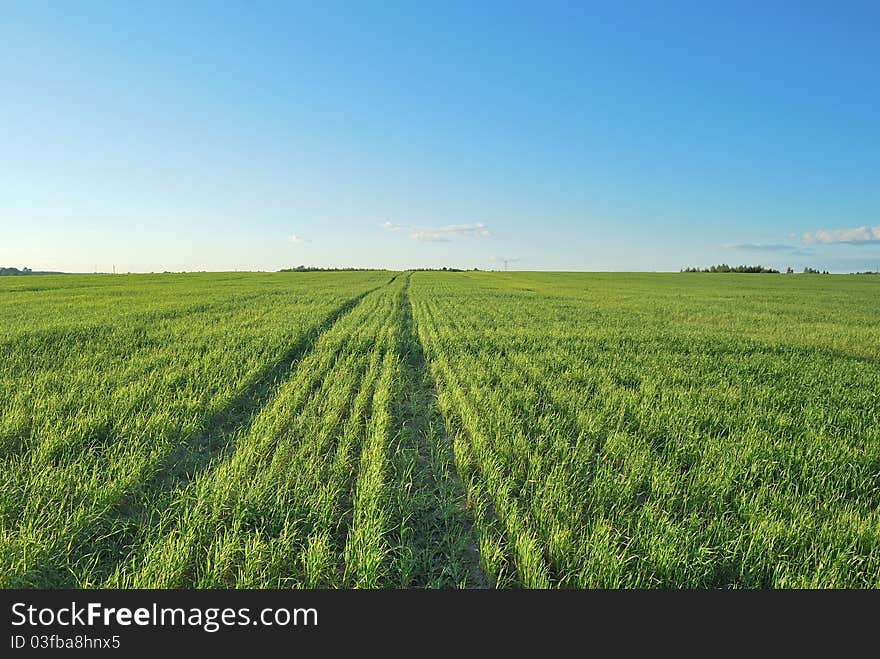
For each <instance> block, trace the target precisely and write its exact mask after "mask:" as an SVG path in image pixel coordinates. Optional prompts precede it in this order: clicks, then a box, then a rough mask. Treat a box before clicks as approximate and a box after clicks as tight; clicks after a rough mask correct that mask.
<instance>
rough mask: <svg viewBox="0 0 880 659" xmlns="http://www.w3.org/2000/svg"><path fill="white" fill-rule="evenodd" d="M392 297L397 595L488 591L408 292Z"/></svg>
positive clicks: (470, 520) (477, 535) (407, 290)
mask: <svg viewBox="0 0 880 659" xmlns="http://www.w3.org/2000/svg"><path fill="white" fill-rule="evenodd" d="M411 277H412V274H411V273H410V274H408V275H407V281H406V283H405V285H404V287H403V289H402V291H401V294H400V302H399V308H398V310H397V314H398V323H399V327H400V337H399V342H398V345H399V350H400V355H401V374H400V376H401V377H400V386H399V391H398V395H397V400H396V403H395V405H394V422H395V424H396V425H397V433H396V434H397V437H398V442H397V446H396V453H395V459H394V464H393V467H392V468H393V470H394V473H395V480H396V487H397V499H398V500H397V507H398V510H399V514H400V518H401V519H400V528H399V547H398V550H397V554H396V556H395V558H394V573H395V577H396V579H397V580H398V583H397V584H396V585H397V586H399V587H403V588H405V587H413V586H422V587H428V588H453V587H465V588H488V587H490V585H492V584H491V583H490V580H489V579H488V578H487V576H486V573H485V572H484V571H483V569H482V567H481V560H480V551H479V548H478V547H479V544H480V543H479V533H478V530H477V529H476V528H475V525H474V520H473V519H472V517H471V515H470V514H469V513H468V511H467V510H466V506H467V500H468V498H469V497H468V496H467V493H466V490H465V487H464V486H463V484H462V482H461V480H460V478H459V476H458V472H457V470H456V466H455V457H454V452H453V447H452V442H451V441H450V439H449V434H448V432H447V430H446V425H445V423H444V421H443V417H442V416H441V414H440V410H439V408H438V406H437V390H436V388H435V385H434V382H433V379H432V378H431V374H430V372H429V370H428V364H427V361H426V359H425V353H424V349H423V347H422V343H421V341H420V339H419V336H418V332H417V331H416V321H415V318H414V316H413V308H412V302H411V300H410V297H409V284H410V278H411Z"/></svg>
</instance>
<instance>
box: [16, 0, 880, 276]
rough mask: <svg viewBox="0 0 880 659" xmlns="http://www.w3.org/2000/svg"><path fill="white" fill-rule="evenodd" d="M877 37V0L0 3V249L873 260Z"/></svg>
mask: <svg viewBox="0 0 880 659" xmlns="http://www.w3.org/2000/svg"><path fill="white" fill-rule="evenodd" d="M141 5H143V6H141ZM416 5H417V6H416ZM878 29H880V4H878V3H876V2H870V3H846V2H826V3H808V2H791V3H772V2H771V3H764V2H762V3H746V2H725V3H720V2H719V3H706V2H692V3H683V2H663V3H659V2H652V3H636V2H630V3H596V4H591V3H586V2H582V3H581V2H578V3H544V2H542V3H513V2H503V3H491V2H486V3H453V2H443V3H435V4H434V5H433V6H428V5H427V4H426V3H400V4H394V3H387V2H383V3H372V4H366V3H364V4H360V3H358V4H354V3H345V4H339V5H335V6H334V5H332V4H330V3H324V2H322V3H316V4H314V5H313V6H311V7H306V6H305V5H300V3H296V5H294V4H293V3H289V4H287V3H285V4H282V3H225V2H224V3H205V4H201V5H200V4H189V3H187V4H186V6H185V7H181V6H180V3H160V2H151V3H140V4H138V5H136V4H134V3H95V4H90V3H61V2H54V3H42V2H26V3H6V2H0V61H2V62H3V65H2V66H0V89H2V94H0V265H12V266H18V267H21V266H29V267H31V268H41V269H60V270H68V271H92V270H93V269H94V268H97V269H99V270H105V271H109V270H110V269H111V268H112V267H113V265H115V266H116V267H117V269H118V270H119V271H121V272H122V271H162V270H233V269H252V270H276V269H279V268H282V267H288V266H295V265H299V264H305V265H322V266H359V267H364V266H378V267H388V268H408V267H423V266H425V267H431V266H442V265H448V266H454V267H465V268H471V267H478V268H497V267H502V266H501V261H500V259H501V258H509V259H514V261H513V262H512V263H511V264H510V267H511V269H513V268H514V267H516V268H519V269H529V270H678V269H680V268H681V267H684V266H689V265H701V266H704V265H710V264H712V263H718V262H722V261H724V262H727V263H731V264H739V263H750V264H751V263H762V264H765V265H773V266H777V267H781V268H784V267H785V266H787V265H791V266H793V267H795V268H797V269H801V268H803V267H804V266H805V265H810V266H814V267H820V268H823V269H826V268H827V269H830V270H833V271H841V272H849V271H853V270H862V269H866V268H870V269H875V268H877V267H878V265H880V121H878V116H880V115H878V111H880V84H878V70H880V39H878V38H877V31H878Z"/></svg>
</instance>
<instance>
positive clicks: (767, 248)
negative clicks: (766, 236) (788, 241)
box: [722, 243, 797, 252]
mask: <svg viewBox="0 0 880 659" xmlns="http://www.w3.org/2000/svg"><path fill="white" fill-rule="evenodd" d="M722 247H723V248H724V249H743V250H748V251H751V252H793V251H795V250H796V249H797V247H795V246H794V245H783V244H781V243H725V244H724V245H722Z"/></svg>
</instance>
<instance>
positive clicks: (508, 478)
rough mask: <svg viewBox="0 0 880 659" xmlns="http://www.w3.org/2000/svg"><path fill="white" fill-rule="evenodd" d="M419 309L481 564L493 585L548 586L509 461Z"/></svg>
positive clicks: (431, 316) (429, 313)
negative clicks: (470, 508)
mask: <svg viewBox="0 0 880 659" xmlns="http://www.w3.org/2000/svg"><path fill="white" fill-rule="evenodd" d="M421 312H422V313H421V316H422V318H423V319H424V325H423V326H422V325H420V329H421V330H422V331H423V332H424V336H425V337H426V338H427V341H428V343H429V344H430V345H431V346H432V348H433V354H432V356H431V366H432V371H434V372H435V375H436V376H437V377H438V379H439V381H440V383H441V385H442V388H443V391H445V395H446V396H447V397H448V400H449V403H448V404H447V405H444V406H443V407H444V412H445V413H446V414H447V415H448V416H447V417H446V420H447V424H448V425H449V427H451V428H454V430H455V433H454V436H455V438H456V440H455V443H454V449H455V459H456V465H457V466H458V469H459V473H462V474H465V478H464V480H465V482H466V483H467V484H468V496H469V498H470V500H471V502H472V503H473V505H474V507H475V512H476V518H477V520H478V524H477V530H478V533H479V536H480V547H481V550H482V564H483V565H484V567H485V568H486V570H487V573H489V574H490V575H492V579H493V580H494V581H495V582H496V584H497V585H498V586H503V587H509V586H523V587H526V588H547V587H549V586H550V585H551V570H550V566H549V565H548V564H547V562H546V558H545V555H544V549H543V547H542V546H541V542H540V541H539V539H538V538H537V535H536V533H535V529H534V528H532V524H531V520H530V517H529V513H528V510H527V509H525V508H524V507H523V505H522V503H521V502H520V501H519V500H518V498H517V496H516V494H515V492H514V491H513V490H512V482H513V481H512V475H511V474H510V473H508V469H507V466H508V465H506V463H505V460H504V458H503V456H502V455H499V454H498V453H497V450H496V448H497V447H495V446H494V443H493V439H492V438H491V437H489V436H488V435H486V434H485V432H484V431H483V430H481V427H480V423H479V422H478V419H479V417H480V412H479V405H477V404H476V401H475V400H473V395H472V393H471V392H468V391H467V385H468V383H469V382H470V380H469V378H468V376H467V375H466V374H465V373H462V372H460V371H459V369H456V368H455V367H454V365H453V363H452V362H451V360H450V359H448V357H447V355H446V354H444V353H443V352H442V351H440V350H439V346H440V345H442V339H441V336H440V333H439V331H438V327H440V326H441V325H440V324H439V323H438V321H437V320H436V319H435V314H436V313H438V312H437V311H436V310H435V309H434V308H433V305H432V304H430V303H422V304H421ZM447 324H448V323H447ZM435 369H436V370H435ZM463 383H464V384H463Z"/></svg>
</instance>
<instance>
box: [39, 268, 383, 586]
mask: <svg viewBox="0 0 880 659" xmlns="http://www.w3.org/2000/svg"><path fill="white" fill-rule="evenodd" d="M392 281H393V279H392ZM388 283H390V282H388ZM388 283H386V284H383V285H382V286H379V287H377V288H372V289H369V290H367V291H365V292H363V293H361V294H359V295H357V296H355V297H354V298H352V299H350V300H349V301H347V302H345V303H344V304H342V305H340V306H339V307H337V309H335V310H334V311H333V312H331V313H330V315H329V316H327V317H326V318H325V319H324V320H323V321H322V322H320V323H318V324H317V325H315V326H314V327H313V328H312V329H311V330H309V331H308V332H307V333H306V334H305V335H303V336H302V337H300V338H299V340H297V341H296V342H295V343H294V344H293V345H292V346H291V347H290V348H289V349H288V350H287V351H285V352H284V354H282V355H281V356H280V357H279V358H278V359H276V360H275V361H274V362H272V363H270V364H267V365H266V366H265V367H264V368H263V369H261V370H260V371H259V372H258V373H256V374H255V375H254V376H253V377H252V378H251V380H250V382H249V383H248V384H247V385H245V386H244V387H243V388H242V390H241V392H240V393H239V394H238V395H237V396H236V397H235V398H234V399H233V400H231V401H230V402H229V403H228V404H227V405H226V406H225V407H223V408H222V409H221V410H218V411H217V412H216V413H215V414H214V415H213V416H212V417H211V418H210V420H209V421H208V423H207V424H206V427H205V430H203V431H202V432H199V433H196V434H194V435H191V436H190V437H189V438H187V440H186V441H185V442H183V443H181V444H180V445H178V447H177V448H175V449H174V450H172V451H171V452H170V453H169V454H168V455H166V456H165V457H164V458H163V459H162V460H161V463H160V465H161V466H160V467H159V469H158V470H157V471H156V472H155V473H154V475H153V476H152V477H151V478H150V479H149V480H148V481H146V482H145V484H144V485H143V487H142V488H141V491H140V492H139V493H138V494H135V495H134V496H133V497H131V498H130V499H128V500H127V501H123V502H120V504H119V505H118V506H117V507H116V508H115V509H113V510H112V511H110V512H109V514H107V515H105V517H104V518H103V522H104V523H102V524H98V525H94V526H92V527H91V528H90V529H89V532H88V537H86V538H82V539H80V540H79V541H77V542H76V543H75V545H74V546H75V549H74V550H73V552H72V553H71V555H70V559H69V561H68V569H67V572H66V573H62V574H58V575H55V576H56V579H57V581H58V583H57V585H56V586H55V587H59V588H79V587H90V586H93V585H97V584H98V583H101V582H103V581H104V580H105V579H107V578H108V577H109V576H110V574H112V572H113V571H114V570H115V569H116V566H117V565H118V564H120V563H121V562H123V561H125V560H126V558H128V557H129V555H130V553H131V550H132V547H134V546H137V545H138V539H139V538H142V537H143V536H144V535H145V533H144V531H145V528H144V527H150V526H152V524H153V522H152V520H153V519H155V517H157V516H160V515H159V513H160V512H161V510H162V509H164V508H165V507H167V506H168V505H170V502H171V501H173V500H174V495H175V493H176V492H179V491H180V490H182V489H183V488H185V487H186V486H187V484H188V483H190V482H191V481H192V480H193V479H195V478H197V477H198V476H199V475H201V474H203V473H204V472H206V471H208V470H209V469H212V468H214V467H216V466H217V465H218V464H220V463H221V462H222V461H223V460H224V459H225V458H226V457H228V456H229V455H231V453H232V451H233V449H234V447H235V445H236V441H237V438H239V437H241V436H244V435H245V434H246V433H247V431H248V429H249V428H250V427H251V425H252V424H253V422H254V420H255V418H256V417H257V415H258V414H259V413H260V411H261V410H262V409H263V408H264V407H265V405H266V404H267V403H268V402H269V401H270V400H271V399H272V397H273V396H274V395H275V393H276V391H277V390H278V388H279V387H280V386H281V385H282V384H283V383H284V382H285V381H287V380H288V379H289V378H290V377H291V375H292V374H293V373H294V372H295V370H294V366H295V365H296V364H297V363H299V362H300V361H302V359H303V358H304V357H305V356H306V355H307V354H309V352H311V351H312V350H313V349H314V347H315V344H316V343H317V341H318V339H319V338H320V337H321V336H322V335H323V334H324V333H326V332H327V331H329V330H330V329H331V328H332V327H333V326H334V325H335V324H336V323H338V322H339V321H340V320H341V319H342V318H343V317H345V316H346V315H347V314H348V313H349V312H351V311H352V310H353V309H354V308H355V307H356V306H357V305H358V304H360V302H361V301H362V300H363V299H364V298H365V297H366V296H367V295H369V294H370V293H372V292H374V291H376V290H378V289H379V288H382V287H383V286H387V285H388Z"/></svg>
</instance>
